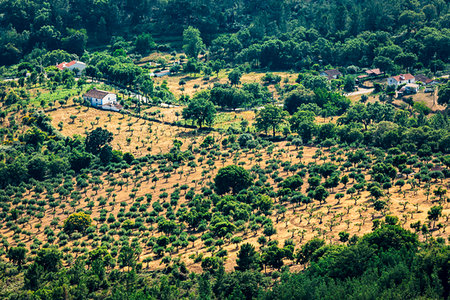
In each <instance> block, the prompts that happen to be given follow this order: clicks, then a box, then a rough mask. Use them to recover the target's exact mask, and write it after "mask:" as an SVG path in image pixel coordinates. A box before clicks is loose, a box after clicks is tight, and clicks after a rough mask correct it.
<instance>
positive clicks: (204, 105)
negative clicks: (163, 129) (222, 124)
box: [182, 98, 216, 128]
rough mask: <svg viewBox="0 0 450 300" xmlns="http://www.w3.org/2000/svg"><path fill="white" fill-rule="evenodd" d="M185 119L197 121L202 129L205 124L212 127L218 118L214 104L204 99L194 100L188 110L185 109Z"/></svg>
mask: <svg viewBox="0 0 450 300" xmlns="http://www.w3.org/2000/svg"><path fill="white" fill-rule="evenodd" d="M182 114H183V118H184V119H186V120H189V119H190V120H192V121H195V122H196V123H197V124H198V126H199V127H200V128H202V126H203V125H204V124H206V125H209V126H211V125H212V124H213V122H214V118H215V116H216V108H215V107H214V104H213V103H212V102H211V101H209V100H206V99H204V98H194V99H193V100H192V101H191V102H190V103H189V104H188V106H187V107H186V108H184V109H183V112H182Z"/></svg>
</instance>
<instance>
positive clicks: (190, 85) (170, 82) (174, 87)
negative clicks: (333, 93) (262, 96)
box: [155, 70, 297, 97]
mask: <svg viewBox="0 0 450 300" xmlns="http://www.w3.org/2000/svg"><path fill="white" fill-rule="evenodd" d="M229 72H231V70H222V71H220V73H219V75H218V76H216V74H214V75H212V76H210V77H209V79H208V80H204V79H203V78H204V77H203V76H201V75H197V76H195V77H191V76H189V75H177V76H165V77H159V78H155V82H157V83H162V82H163V81H165V82H167V86H168V87H169V90H170V91H171V92H172V93H173V94H174V95H175V96H177V97H179V96H181V95H188V96H190V97H192V96H193V95H194V94H195V93H196V92H198V91H200V90H202V89H206V88H212V87H213V86H214V83H227V82H228V73H229ZM264 74H265V73H255V72H251V73H246V74H244V75H243V76H242V78H241V83H242V84H243V83H254V82H258V83H261V78H262V77H263V76H264ZM274 74H276V75H279V76H281V78H282V80H281V82H282V83H281V86H283V84H284V79H286V78H287V79H288V82H289V83H291V84H292V83H294V82H295V79H296V78H297V75H296V74H290V73H287V72H274ZM180 80H184V81H185V82H186V84H184V85H180V84H179V83H180ZM269 91H270V92H274V93H275V92H276V91H275V89H274V87H273V85H272V86H269Z"/></svg>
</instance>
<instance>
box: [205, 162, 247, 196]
mask: <svg viewBox="0 0 450 300" xmlns="http://www.w3.org/2000/svg"><path fill="white" fill-rule="evenodd" d="M252 182H253V180H252V178H251V176H250V173H249V172H248V171H247V170H245V169H244V168H242V167H239V166H235V165H231V166H227V167H224V168H222V169H220V170H219V172H218V173H217V176H216V177H215V178H214V184H215V189H216V192H217V193H218V194H219V195H221V194H226V193H228V192H229V191H230V190H231V191H232V192H233V194H237V193H239V192H240V191H241V190H243V189H246V188H248V187H249V186H250V185H251V184H252Z"/></svg>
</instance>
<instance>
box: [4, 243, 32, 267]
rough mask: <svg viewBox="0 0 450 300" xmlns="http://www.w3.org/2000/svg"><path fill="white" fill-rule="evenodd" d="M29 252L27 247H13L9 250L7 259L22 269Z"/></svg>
mask: <svg viewBox="0 0 450 300" xmlns="http://www.w3.org/2000/svg"><path fill="white" fill-rule="evenodd" d="M27 251H28V250H27V249H26V248H25V247H11V248H9V250H8V253H7V257H8V259H9V260H10V261H12V262H13V263H15V264H16V265H18V266H19V269H21V267H22V264H23V263H24V262H25V259H26V254H27Z"/></svg>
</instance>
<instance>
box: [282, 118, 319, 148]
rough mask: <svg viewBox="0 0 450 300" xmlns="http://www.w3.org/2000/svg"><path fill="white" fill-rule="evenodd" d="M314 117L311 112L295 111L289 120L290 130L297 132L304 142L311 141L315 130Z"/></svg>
mask: <svg viewBox="0 0 450 300" xmlns="http://www.w3.org/2000/svg"><path fill="white" fill-rule="evenodd" d="M314 121H315V115H314V113H313V112H311V111H303V110H299V111H297V112H296V113H295V114H294V115H293V116H292V117H291V118H290V119H289V123H290V124H291V130H292V131H294V132H297V133H298V134H299V135H300V136H301V138H302V140H303V141H304V142H309V141H311V139H312V137H313V135H314V134H315V132H316V130H317V125H316V124H315V123H314Z"/></svg>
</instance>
